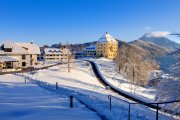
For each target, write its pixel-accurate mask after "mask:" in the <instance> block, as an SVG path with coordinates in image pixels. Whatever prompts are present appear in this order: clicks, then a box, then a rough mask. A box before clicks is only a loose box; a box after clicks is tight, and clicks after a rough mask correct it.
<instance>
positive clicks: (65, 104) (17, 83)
mask: <svg viewBox="0 0 180 120" xmlns="http://www.w3.org/2000/svg"><path fill="white" fill-rule="evenodd" d="M0 100H1V102H0V108H1V109H0V120H39V119H41V120H57V119H61V120H75V119H78V120H84V119H87V120H93V119H96V120H99V119H100V117H99V116H98V115H97V114H96V113H95V112H93V111H91V110H89V109H87V108H86V106H84V105H83V104H81V103H80V102H79V101H77V100H76V99H75V100H74V108H72V109H71V108H70V107H69V96H67V95H66V94H53V93H51V92H48V91H47V90H44V89H41V88H40V87H38V86H37V85H35V84H32V83H29V82H28V83H25V82H24V78H22V77H20V76H16V75H3V76H0Z"/></svg>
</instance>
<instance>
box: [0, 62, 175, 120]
mask: <svg viewBox="0 0 180 120" xmlns="http://www.w3.org/2000/svg"><path fill="white" fill-rule="evenodd" d="M67 71H68V70H67V64H62V65H58V66H54V67H51V68H48V69H44V70H38V71H36V72H30V73H25V74H16V76H15V77H14V75H13V76H11V75H10V78H11V79H12V80H14V79H16V77H18V79H19V77H20V78H21V80H22V79H23V80H24V79H27V80H28V81H29V82H31V83H33V84H35V85H38V86H39V87H41V88H43V89H44V90H47V91H49V92H45V93H43V94H44V95H45V97H46V96H49V95H51V96H52V94H50V93H54V96H55V97H56V98H57V99H58V97H60V98H59V99H60V100H59V101H60V103H61V99H62V97H63V98H65V99H66V100H67V99H68V97H67V96H70V95H73V96H74V98H76V100H77V101H79V102H80V103H81V104H80V103H77V104H79V106H83V105H82V104H84V105H86V107H88V108H89V109H90V110H93V111H95V112H96V114H95V113H94V112H92V111H90V110H89V114H88V112H87V114H86V113H85V115H83V116H87V117H88V118H89V119H99V118H98V116H99V117H101V118H102V119H109V120H127V119H128V107H129V104H128V103H126V102H124V101H122V100H118V99H116V98H114V97H112V110H110V109H109V99H108V95H109V94H111V95H113V96H116V97H118V98H121V99H123V100H127V99H125V98H123V97H120V96H119V95H117V94H115V93H113V92H111V91H108V90H106V89H105V88H104V87H103V86H102V85H101V84H100V83H99V82H98V80H97V78H96V77H95V75H94V73H93V71H92V68H91V65H90V64H89V63H88V62H84V61H80V62H74V63H71V71H70V73H68V72H67ZM1 77H2V78H1V80H3V78H4V76H1ZM10 78H9V79H10ZM56 82H58V89H55V83H56ZM23 84H24V83H23ZM26 84H27V83H26ZM26 84H25V85H26ZM33 84H31V85H33ZM37 89H38V90H39V89H40V88H37ZM37 89H35V91H34V89H31V90H32V92H30V93H38V92H36V91H38V90H37ZM40 90H42V89H40ZM22 91H23V90H22ZM33 91H34V92H33ZM42 91H43V90H42ZM25 93H26V92H25ZM28 93H29V92H28ZM41 93H42V92H41ZM23 95H24V94H23ZM26 96H27V98H31V97H32V96H31V94H30V97H29V94H25V97H26ZM38 96H40V95H38ZM5 98H6V97H5ZM32 98H33V97H32ZM41 100H42V99H41ZM41 100H37V101H36V102H38V101H41ZM14 101H17V99H15V100H14ZM49 101H50V102H51V100H48V99H47V101H46V102H48V103H50V102H49ZM127 101H128V100H127ZM66 102H67V101H66ZM38 103H39V102H38ZM43 103H44V102H43ZM67 104H68V103H67ZM58 105H59V104H58ZM58 105H57V107H59V106H58ZM63 105H64V104H63ZM0 107H1V106H0ZM61 107H62V106H61V104H60V108H61ZM63 107H64V106H63ZM65 107H67V106H66V104H65ZM77 107H78V105H77ZM80 108H81V107H80ZM80 108H77V109H74V110H75V111H77V113H73V112H72V114H75V117H74V119H80V118H82V119H84V117H83V116H82V117H81V116H79V117H80V118H78V114H79V113H81V109H80ZM8 109H9V110H11V109H10V108H8ZM66 109H67V108H66ZM84 109H85V108H84V106H83V107H82V110H83V111H84ZM9 110H8V111H9ZM68 110H69V109H68ZM68 110H67V111H68ZM52 111H53V110H52ZM58 111H59V112H60V113H62V112H63V109H59V110H58ZM67 111H66V112H67ZM78 111H79V112H78ZM0 112H1V111H0ZM66 112H64V113H63V114H64V118H65V116H66V115H68V114H70V113H66ZM49 113H50V112H49ZM82 114H84V113H82ZM76 115H77V116H76ZM97 115H98V116H97ZM5 116H8V115H5ZM55 116H57V115H55ZM68 116H70V115H68ZM89 116H90V117H89ZM155 117H156V111H154V110H151V109H150V108H147V107H145V106H143V105H131V119H132V120H155ZM68 119H69V118H68ZM159 119H163V120H171V119H172V118H169V117H168V116H166V115H164V113H160V114H159ZM66 120H67V119H66Z"/></svg>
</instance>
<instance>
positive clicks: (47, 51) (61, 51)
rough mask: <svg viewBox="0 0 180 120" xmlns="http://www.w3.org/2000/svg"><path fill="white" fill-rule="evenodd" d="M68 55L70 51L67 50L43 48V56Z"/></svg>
mask: <svg viewBox="0 0 180 120" xmlns="http://www.w3.org/2000/svg"><path fill="white" fill-rule="evenodd" d="M68 52H69V54H70V51H69V49H66V48H64V49H58V48H45V49H44V53H45V54H54V55H57V54H68Z"/></svg>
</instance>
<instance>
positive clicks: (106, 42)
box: [96, 32, 118, 59]
mask: <svg viewBox="0 0 180 120" xmlns="http://www.w3.org/2000/svg"><path fill="white" fill-rule="evenodd" d="M117 50H118V42H117V41H116V40H115V39H114V38H113V37H112V36H111V35H110V34H108V33H107V32H106V33H105V34H104V35H103V36H102V37H101V38H100V39H99V40H98V41H97V43H96V56H97V57H105V58H109V59H114V58H115V57H116V56H117Z"/></svg>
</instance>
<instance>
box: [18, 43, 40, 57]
mask: <svg viewBox="0 0 180 120" xmlns="http://www.w3.org/2000/svg"><path fill="white" fill-rule="evenodd" d="M17 45H19V46H21V47H23V48H25V49H27V51H28V53H29V54H40V48H39V46H37V45H36V44H34V43H17Z"/></svg>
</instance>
